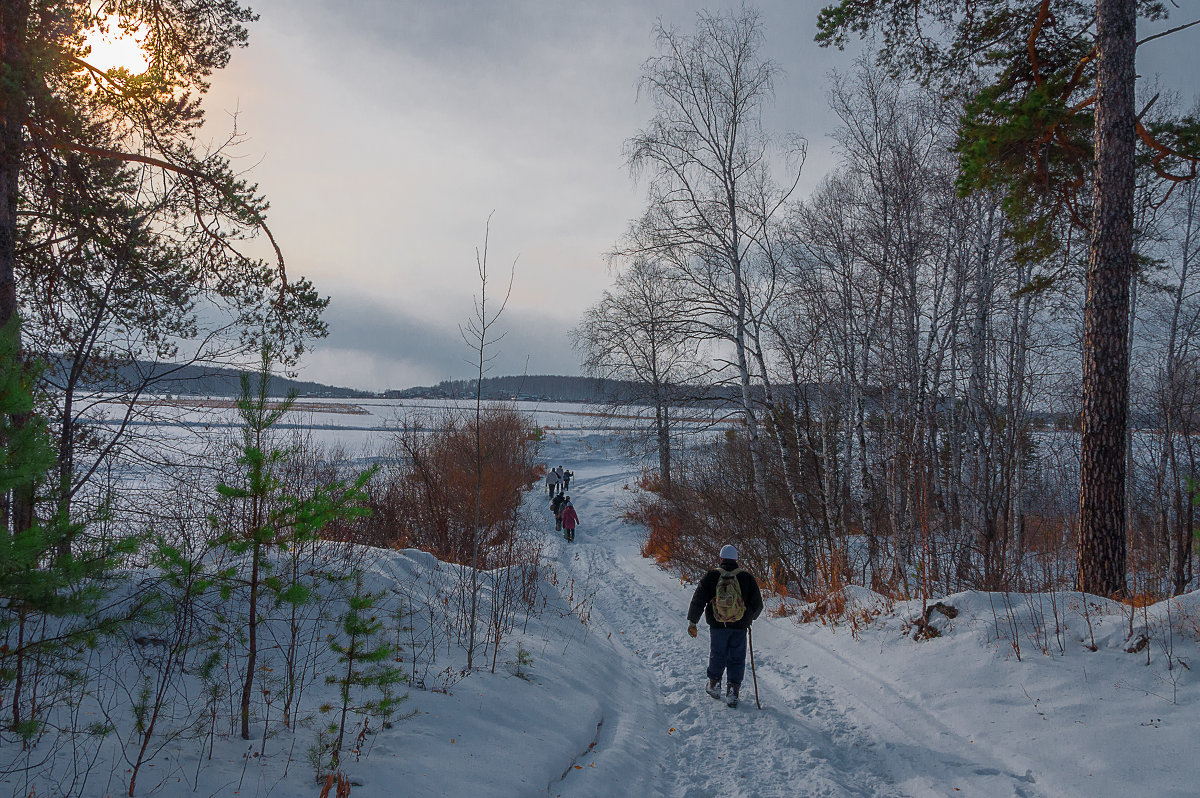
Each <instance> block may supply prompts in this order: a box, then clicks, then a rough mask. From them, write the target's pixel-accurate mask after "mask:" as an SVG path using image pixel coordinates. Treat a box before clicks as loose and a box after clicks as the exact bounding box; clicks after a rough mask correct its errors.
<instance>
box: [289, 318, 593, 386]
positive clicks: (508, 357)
mask: <svg viewBox="0 0 1200 798" xmlns="http://www.w3.org/2000/svg"><path fill="white" fill-rule="evenodd" d="M325 318H326V321H328V322H329V328H330V335H329V337H328V338H327V339H325V340H323V341H318V342H316V344H315V345H314V348H313V352H312V354H311V355H310V356H309V358H308V360H309V362H310V365H309V366H308V367H307V368H305V369H303V370H302V373H303V375H304V377H305V378H306V379H322V377H321V376H320V373H321V372H324V371H326V370H328V369H337V370H338V372H339V373H340V374H343V375H344V377H343V378H341V379H340V380H334V381H335V382H339V384H351V385H352V386H353V387H359V388H366V389H371V390H381V389H384V388H404V387H410V386H412V385H418V384H420V385H428V384H433V383H436V382H439V381H441V380H443V379H461V378H466V377H471V376H474V373H475V369H476V367H477V366H476V359H477V354H476V353H475V352H474V351H473V349H472V348H471V346H470V345H468V344H467V343H466V342H465V341H464V340H463V337H462V335H461V334H460V333H459V330H458V328H457V326H456V325H457V322H456V321H450V320H445V319H430V318H424V317H421V316H419V315H414V314H411V313H408V312H405V311H400V310H396V309H394V308H391V307H389V306H387V305H385V304H382V303H380V302H378V301H375V300H372V299H368V298H363V297H355V296H352V295H351V296H346V297H342V298H335V299H334V300H333V302H331V304H330V307H329V309H328V311H327V312H326V316H325ZM467 318H468V316H467V315H464V316H463V319H462V322H463V323H465V322H466V321H467ZM573 324H574V320H573V319H571V318H569V317H563V316H559V315H550V316H547V315H541V314H529V313H522V312H516V311H511V310H505V311H504V313H503V314H502V315H501V317H500V320H499V321H498V322H497V323H496V325H495V337H496V338H497V339H498V340H496V341H495V343H493V344H491V345H489V346H488V348H487V356H488V357H489V358H491V360H490V362H489V364H488V365H487V369H488V373H489V374H492V375H502V374H522V373H529V374H577V373H578V372H579V361H578V358H577V357H576V355H575V353H574V352H573V351H572V350H571V346H570V342H569V340H568V337H567V333H568V331H569V330H570V328H571V326H572V325H573ZM501 336H502V337H501ZM313 365H319V368H317V369H314V368H313Z"/></svg>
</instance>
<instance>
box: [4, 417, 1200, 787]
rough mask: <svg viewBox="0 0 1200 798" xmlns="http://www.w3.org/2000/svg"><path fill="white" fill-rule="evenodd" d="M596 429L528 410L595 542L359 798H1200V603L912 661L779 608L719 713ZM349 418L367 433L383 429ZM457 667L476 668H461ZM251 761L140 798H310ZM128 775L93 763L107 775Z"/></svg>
mask: <svg viewBox="0 0 1200 798" xmlns="http://www.w3.org/2000/svg"><path fill="white" fill-rule="evenodd" d="M356 404H363V403H361V402H357V403H356ZM584 410H585V409H584V408H572V407H567V406H562V405H553V406H543V407H540V408H537V410H536V414H537V418H538V421H539V424H540V425H541V426H543V427H544V428H546V429H547V431H548V434H547V437H546V440H545V442H544V444H543V447H544V448H543V456H544V459H545V460H546V461H547V463H549V464H550V465H558V464H562V465H564V466H566V467H567V468H569V469H572V470H573V471H574V472H575V475H576V477H575V481H574V482H573V483H572V486H571V490H570V491H569V492H570V494H571V496H572V499H573V501H574V504H575V506H576V507H577V509H578V512H579V515H580V519H581V521H580V527H579V530H578V532H577V536H576V541H575V542H574V543H567V542H566V541H565V540H563V539H562V538H561V537H559V536H557V535H556V534H555V533H554V531H553V520H552V518H551V516H550V513H549V511H548V510H546V511H545V512H544V513H542V514H541V516H540V517H541V518H542V519H543V521H546V522H547V523H545V534H546V536H547V538H548V546H547V559H548V563H547V564H548V566H549V567H550V569H551V570H552V572H553V582H552V583H551V582H550V581H547V582H545V583H544V584H543V589H544V590H545V591H547V592H548V593H550V594H551V595H548V596H547V604H546V608H545V610H544V611H543V612H542V613H541V614H540V615H539V616H538V617H536V618H534V619H533V620H532V621H531V622H530V623H529V624H528V625H527V626H526V627H525V628H524V629H521V628H518V629H517V630H516V631H515V632H514V634H513V635H512V636H511V637H510V638H509V639H508V640H507V641H506V642H505V645H504V646H502V647H501V650H500V654H499V657H498V660H499V662H500V665H499V666H498V667H497V668H496V672H495V673H494V674H493V673H490V672H488V671H487V670H486V669H483V670H476V672H474V673H471V674H469V675H467V676H465V677H462V678H457V677H456V678H452V679H451V678H446V679H445V680H443V681H440V682H439V681H438V680H437V679H435V678H433V677H432V675H431V676H430V678H429V679H428V680H426V683H425V685H424V689H422V688H420V687H415V686H410V687H409V688H408V693H409V698H408V699H407V701H405V702H404V704H403V705H402V706H401V710H402V711H415V713H416V714H415V715H414V716H413V717H411V718H409V719H407V720H404V721H401V722H397V723H396V724H395V725H394V726H393V727H392V728H390V729H386V730H384V731H381V732H379V733H378V734H377V735H375V736H374V738H373V742H372V743H371V745H370V750H369V751H367V752H366V754H365V756H363V757H362V758H361V759H360V760H359V761H349V762H347V763H346V768H345V769H346V770H347V771H348V772H349V774H350V775H351V776H352V778H353V779H354V781H355V786H353V790H352V795H353V796H354V797H355V798H393V797H394V796H449V797H452V798H457V797H458V796H464V797H466V796H539V795H541V796H546V795H548V796H578V797H579V798H585V797H586V798H607V797H608V796H613V797H614V798H615V797H616V796H622V797H623V796H630V795H645V796H675V797H678V798H701V797H702V796H712V797H713V798H717V796H830V797H831V798H834V797H837V796H880V797H883V796H950V795H964V796H997V797H1001V796H1002V797H1004V798H1008V796H1019V797H1020V798H1042V797H1045V798H1050V797H1052V796H1098V797H1099V798H1110V797H1111V798H1116V797H1117V796H1121V797H1122V798H1124V797H1125V796H1194V795H1197V794H1200V787H1198V786H1197V784H1198V783H1200V762H1198V761H1197V760H1195V759H1192V756H1193V755H1194V753H1193V752H1194V751H1195V748H1196V745H1197V743H1196V740H1197V739H1200V716H1197V714H1196V712H1195V711H1194V709H1193V707H1192V705H1194V704H1195V703H1196V702H1197V700H1198V699H1200V687H1198V686H1197V678H1198V677H1200V656H1197V654H1198V653H1200V651H1198V646H1197V624H1198V623H1200V597H1198V596H1197V594H1192V595H1189V596H1186V597H1183V598H1182V599H1180V600H1178V601H1174V602H1171V603H1170V604H1169V605H1168V604H1163V605H1159V606H1156V607H1153V608H1150V609H1149V610H1147V611H1145V612H1142V611H1139V612H1138V613H1137V615H1136V616H1135V617H1134V619H1133V627H1134V633H1133V636H1132V638H1131V637H1130V616H1129V612H1128V610H1123V608H1121V607H1119V606H1117V605H1110V604H1108V603H1107V602H1105V601H1103V600H1101V599H1096V598H1094V597H1082V596H1080V595H1079V594H1067V595H1059V596H1056V597H1053V599H1052V597H1049V596H1034V597H1026V596H1005V595H1000V594H984V593H964V594H959V595H955V596H949V597H942V598H941V600H942V601H943V602H944V603H945V604H947V605H950V606H952V607H953V608H954V610H952V611H951V614H954V615H955V617H953V618H950V617H948V615H947V614H946V613H943V612H941V611H932V612H931V613H930V616H929V617H930V619H931V621H930V623H931V625H932V626H933V627H934V628H936V629H937V630H938V631H939V632H940V634H939V635H938V636H936V637H934V638H933V639H927V640H920V641H918V640H915V639H914V636H915V635H914V633H915V631H916V628H915V627H914V626H913V625H912V620H913V619H914V618H917V617H918V616H920V615H921V611H922V608H921V604H920V602H915V603H908V604H898V605H892V604H889V603H887V602H881V601H880V600H879V599H878V597H875V596H873V595H872V594H869V593H868V592H867V591H863V590H855V591H850V592H848V594H847V600H848V611H847V612H846V613H845V614H844V615H843V617H842V619H841V620H840V621H839V622H838V623H836V624H832V623H821V622H812V623H807V624H801V623H799V620H798V619H799V618H800V615H801V614H802V611H803V609H804V608H803V607H802V606H799V605H795V604H792V605H789V606H788V607H787V608H786V609H787V610H788V611H789V612H790V611H800V612H792V613H791V614H782V613H781V612H780V611H779V609H780V600H779V599H774V598H772V599H768V602H767V612H766V613H764V616H763V617H762V618H761V619H760V620H759V621H758V622H757V623H756V624H755V626H754V638H753V644H754V661H755V665H756V674H757V697H758V699H759V701H760V702H761V707H762V708H761V709H759V708H758V707H756V702H755V690H754V687H753V685H752V683H751V681H750V679H749V678H748V679H747V682H746V684H745V685H744V686H743V692H742V695H743V701H742V704H741V706H740V707H738V708H737V709H730V708H727V707H726V706H725V705H724V704H723V703H720V702H717V701H713V700H712V699H710V698H709V697H708V696H706V695H705V693H704V691H703V685H704V667H705V664H706V658H707V635H706V633H705V631H704V629H703V624H701V627H702V629H701V634H700V637H699V639H696V640H693V639H691V638H689V637H688V636H687V634H686V626H687V623H686V620H685V618H684V613H685V611H686V609H687V604H688V601H689V599H690V597H691V593H692V588H693V586H692V585H690V584H683V583H681V581H680V580H679V578H678V577H676V576H674V575H672V574H670V573H668V572H665V571H663V570H661V569H659V568H658V567H656V566H655V565H654V563H653V562H651V561H649V560H646V559H644V558H642V557H641V556H640V554H639V547H640V545H641V541H642V534H643V532H642V530H641V529H640V528H638V527H635V526H630V525H628V524H625V523H624V522H622V521H621V520H620V514H621V509H622V504H623V502H625V501H626V500H627V498H628V497H629V496H630V495H631V494H630V491H631V490H633V488H634V485H635V482H636V477H637V472H638V467H637V465H636V464H635V463H632V462H631V461H630V460H629V459H628V457H627V456H626V455H625V454H624V451H623V447H622V446H620V445H618V444H617V443H615V442H614V438H613V433H612V432H611V431H610V430H607V429H596V428H595V427H596V424H595V423H594V421H593V419H594V418H595V417H594V416H589V415H584V414H583V411H584ZM394 412H395V411H394V407H391V406H389V407H387V408H382V407H380V408H378V409H372V410H371V411H370V416H369V417H370V418H372V419H375V418H379V419H384V420H385V421H386V420H390V419H392V418H394V417H395V416H394ZM320 415H321V416H322V424H321V426H336V425H337V424H338V422H337V421H336V420H333V421H329V422H328V424H326V423H325V421H326V417H330V416H334V415H335V414H328V413H322V414H320ZM337 418H339V419H344V421H345V426H348V427H356V426H357V427H359V428H360V429H359V430H354V431H353V433H354V434H361V433H362V432H363V430H362V429H361V428H365V427H368V426H370V427H372V428H374V429H376V430H378V429H382V428H383V426H385V424H379V425H376V424H374V423H372V424H370V425H368V424H362V423H357V424H356V423H355V421H356V419H361V418H362V417H361V416H355V415H352V414H338V415H337ZM376 434H378V433H376ZM327 435H328V436H330V439H332V437H333V433H332V432H323V433H322V437H323V439H324V438H325V436H327ZM358 442H361V440H355V441H351V443H358ZM527 501H529V502H532V503H535V504H536V505H537V507H538V508H539V509H540V508H541V507H542V506H543V505H544V504H545V497H544V495H543V493H542V492H541V491H539V490H536V489H535V490H534V491H532V492H531V493H530V494H529V496H528V497H527ZM732 542H735V543H736V541H732ZM372 558H373V559H372V564H371V567H370V569H369V572H370V577H371V580H372V585H373V586H374V587H375V588H376V589H387V588H388V586H389V584H390V583H394V584H399V583H401V582H403V583H405V584H408V585H412V584H415V583H423V584H426V585H431V586H432V585H435V583H437V582H438V580H442V579H445V578H447V574H448V572H449V570H450V569H447V568H446V567H445V566H440V565H439V564H438V563H437V562H436V561H435V560H433V559H432V558H431V557H429V556H427V555H423V554H421V553H419V552H379V553H377V554H373V555H372ZM713 559H714V563H715V559H716V552H713ZM431 589H432V588H431ZM1085 598H1086V599H1087V600H1086V601H1085V600H1084V599H1085ZM931 603H932V602H931ZM418 611H427V608H425V609H423V610H418ZM436 611H437V609H436V608H435V612H436ZM955 611H956V612H955ZM1168 613H1169V615H1170V618H1169V620H1170V621H1171V623H1172V624H1173V627H1174V629H1175V631H1174V633H1172V634H1168V632H1167V631H1166V629H1167V620H1168V618H1167V617H1166V616H1167V615H1168ZM868 621H869V622H868ZM1143 636H1144V637H1145V638H1146V644H1145V646H1144V647H1143V649H1142V650H1141V651H1139V652H1137V653H1126V651H1125V649H1126V648H1129V647H1132V646H1133V644H1134V643H1137V642H1138V640H1139V639H1140V638H1142V637H1143ZM1093 644H1094V646H1095V648H1096V650H1095V651H1093V650H1091V647H1092V645H1093ZM442 645H443V646H445V645H447V643H446V642H443V643H442ZM450 648H453V646H451V647H450ZM522 650H523V651H525V652H528V656H526V657H524V658H525V659H526V660H527V661H528V660H530V659H531V660H532V662H531V663H528V662H527V664H526V665H524V666H520V665H518V660H519V659H520V658H521V657H520V655H519V652H520V651H522ZM1147 658H1148V659H1149V663H1148V664H1147ZM443 660H444V661H446V662H450V663H461V652H460V651H458V650H457V649H455V650H454V651H451V650H450V649H449V648H448V649H447V651H446V653H444V655H443ZM1168 663H1170V664H1171V665H1172V667H1171V668H1169V669H1168V667H1167V666H1168ZM489 664H490V663H489ZM439 667H443V666H442V665H441V664H439ZM1193 669H1196V670H1195V671H1194V670H1193ZM518 671H522V672H523V673H521V675H518ZM748 676H749V674H748ZM434 687H438V690H439V691H436V692H435V691H434V690H433V689H431V688H434ZM442 689H444V690H445V691H444V692H443V691H441V690H442ZM256 745H257V744H255V745H248V744H246V743H243V742H242V741H241V740H240V739H239V740H236V741H234V740H231V739H228V738H226V739H223V740H220V741H218V744H217V745H216V750H215V752H214V753H213V761H212V762H208V763H206V764H205V767H204V768H202V769H197V768H196V765H197V763H198V759H199V758H200V757H201V756H202V755H204V753H205V752H203V751H201V750H199V749H197V747H196V746H195V745H192V746H191V747H190V748H186V749H185V748H183V747H180V748H179V749H178V750H172V749H169V750H168V751H167V752H165V753H164V755H163V756H162V757H161V758H160V760H158V761H156V762H155V766H154V768H148V769H147V770H146V771H144V772H143V774H142V775H141V776H140V777H139V789H138V794H139V795H150V794H156V795H165V796H175V795H180V796H182V795H234V794H236V795H243V796H268V795H271V796H304V795H316V794H317V792H318V789H317V788H316V787H315V786H314V784H313V781H312V779H313V775H312V774H313V771H312V769H311V768H310V767H309V766H308V765H307V763H305V762H304V761H303V755H302V754H301V753H299V751H301V750H302V749H303V747H304V745H305V743H303V742H302V743H300V744H297V745H292V746H291V747H290V748H289V744H288V741H287V738H286V737H283V738H273V739H272V740H271V741H270V742H269V743H268V745H267V749H266V751H265V752H263V751H261V750H258V749H257V748H256ZM289 753H290V758H291V760H293V761H291V762H290V764H289ZM260 754H261V755H260ZM117 759H118V753H117V752H116V751H115V750H114V751H106V752H102V754H101V756H100V757H99V758H98V760H97V765H96V766H97V767H105V768H107V767H110V766H111V765H112V763H113V762H116V761H117ZM193 771H196V772H198V773H199V776H198V777H197V778H192V777H190V775H189V774H191V773H192V772H193ZM285 773H286V775H285ZM120 780H121V777H120V765H117V776H116V777H115V778H114V779H113V780H112V781H111V782H110V783H107V784H103V783H97V785H96V787H97V790H96V792H95V793H94V794H95V795H108V794H111V795H118V794H121V793H122V792H123V788H122V786H121V784H120ZM9 784H10V786H12V787H13V793H12V794H14V795H25V794H27V793H26V792H21V791H20V789H19V785H17V784H16V783H15V782H12V781H10V782H9ZM36 794H37V795H38V796H39V797H41V796H44V795H48V794H50V793H47V792H45V791H38V792H37V793H36Z"/></svg>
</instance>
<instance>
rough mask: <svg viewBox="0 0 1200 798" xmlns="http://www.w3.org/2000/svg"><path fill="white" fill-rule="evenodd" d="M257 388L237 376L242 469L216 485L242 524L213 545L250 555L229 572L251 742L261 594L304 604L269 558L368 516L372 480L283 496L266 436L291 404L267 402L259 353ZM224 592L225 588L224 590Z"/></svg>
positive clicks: (267, 356)
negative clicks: (235, 593)
mask: <svg viewBox="0 0 1200 798" xmlns="http://www.w3.org/2000/svg"><path fill="white" fill-rule="evenodd" d="M257 381H258V384H257V387H256V388H255V389H252V388H251V381H250V377H249V375H245V374H243V375H242V393H241V396H240V397H238V400H237V409H238V414H239V415H240V417H241V420H242V447H241V455H240V457H239V458H238V465H239V466H241V468H242V469H243V471H242V479H241V484H240V485H227V484H221V485H218V486H217V491H218V492H219V493H220V494H221V496H223V497H224V498H226V499H227V500H229V501H231V502H234V503H236V504H237V505H238V507H239V510H240V521H239V522H237V523H234V524H230V525H229V526H228V528H226V529H224V530H222V532H221V535H220V536H219V538H218V541H217V542H218V544H220V545H224V546H226V547H228V549H229V550H230V551H231V552H233V553H234V554H249V556H250V565H249V572H248V573H247V574H246V575H244V576H238V575H237V574H236V572H235V571H234V570H229V571H226V574H225V577H226V578H227V579H228V580H230V582H231V583H232V582H236V583H240V584H242V585H243V586H244V587H246V588H247V590H248V597H247V609H246V634H247V641H246V663H245V668H246V671H245V676H244V679H243V683H242V696H241V733H242V739H244V740H248V739H250V699H251V696H252V695H253V691H254V678H255V672H256V670H257V666H258V625H259V621H260V599H261V594H262V592H263V591H267V592H269V593H271V594H272V595H273V596H274V598H275V599H276V601H278V602H282V603H297V604H298V603H303V602H304V601H305V600H307V588H306V587H305V586H304V585H302V584H300V583H298V582H294V583H292V582H285V581H284V580H281V579H278V578H276V577H273V576H271V575H270V572H271V570H272V562H271V561H270V560H269V559H267V557H266V555H267V553H268V552H269V551H272V550H275V551H286V550H287V549H288V548H289V547H290V546H295V545H297V544H299V543H302V542H305V541H312V540H316V539H317V538H318V537H319V536H320V534H321V531H322V530H323V529H324V528H325V527H326V526H327V525H328V524H330V523H332V522H333V521H336V520H339V519H349V518H355V517H358V516H361V515H365V514H366V513H367V512H368V510H367V509H366V508H365V507H364V506H363V502H364V500H365V499H366V493H365V487H366V483H367V481H368V480H369V479H370V478H371V476H372V475H373V474H374V473H375V469H374V468H371V469H368V470H366V471H363V472H362V473H360V474H359V475H358V476H357V477H356V478H355V479H354V480H353V481H350V482H342V481H335V482H332V483H330V484H327V485H321V486H317V487H315V488H313V489H312V490H311V492H310V493H308V494H307V495H305V496H295V495H291V494H290V493H288V491H287V488H286V486H285V485H284V484H283V482H282V480H281V479H280V476H279V472H280V467H281V466H282V465H283V464H284V463H285V462H286V460H287V458H288V456H289V453H288V452H286V451H285V450H283V449H279V448H275V447H273V446H272V445H271V429H272V427H274V426H275V425H276V424H277V423H278V422H279V420H280V419H281V418H283V416H284V415H285V414H286V413H287V412H288V410H290V409H291V407H292V404H293V403H294V401H295V396H294V395H293V396H289V397H288V398H287V399H285V400H284V401H282V402H280V403H278V404H274V403H272V402H271V400H270V398H269V397H270V381H271V353H270V351H269V350H266V349H264V350H263V354H262V362H261V366H260V368H259V371H258V374H257ZM227 592H228V588H227Z"/></svg>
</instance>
